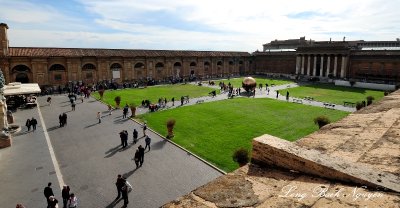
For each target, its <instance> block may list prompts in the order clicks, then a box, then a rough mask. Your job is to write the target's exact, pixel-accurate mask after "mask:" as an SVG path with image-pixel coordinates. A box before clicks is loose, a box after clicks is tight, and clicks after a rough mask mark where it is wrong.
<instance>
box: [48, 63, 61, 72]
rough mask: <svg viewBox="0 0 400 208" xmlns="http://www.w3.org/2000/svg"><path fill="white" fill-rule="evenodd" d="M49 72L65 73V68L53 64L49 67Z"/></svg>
mask: <svg viewBox="0 0 400 208" xmlns="http://www.w3.org/2000/svg"><path fill="white" fill-rule="evenodd" d="M49 71H65V67H64V66H63V65H61V64H53V65H51V67H50V69H49Z"/></svg>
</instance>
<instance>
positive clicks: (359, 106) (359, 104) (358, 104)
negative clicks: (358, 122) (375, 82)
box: [356, 102, 364, 110]
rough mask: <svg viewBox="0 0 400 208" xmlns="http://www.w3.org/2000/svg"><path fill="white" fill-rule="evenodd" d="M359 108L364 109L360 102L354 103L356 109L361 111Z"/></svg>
mask: <svg viewBox="0 0 400 208" xmlns="http://www.w3.org/2000/svg"><path fill="white" fill-rule="evenodd" d="M361 108H364V104H363V103H362V102H357V103H356V109H357V110H361Z"/></svg>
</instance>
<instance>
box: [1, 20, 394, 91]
mask: <svg viewBox="0 0 400 208" xmlns="http://www.w3.org/2000/svg"><path fill="white" fill-rule="evenodd" d="M7 30H8V26H7V24H5V23H0V42H1V45H0V49H1V50H0V68H1V69H2V70H3V74H4V76H5V79H6V82H7V83H9V82H22V83H32V82H33V83H38V84H39V85H40V86H60V85H61V86H62V85H66V84H68V83H71V82H73V83H78V82H83V83H88V84H92V83H97V82H99V81H100V82H101V81H104V80H107V81H112V82H117V83H122V82H131V81H140V80H149V79H154V80H157V81H167V80H171V79H182V78H185V79H191V78H192V79H193V78H196V79H208V78H217V77H228V76H239V75H248V74H261V75H269V76H285V77H291V78H298V79H308V78H311V77H317V78H318V79H319V80H321V81H332V80H335V79H342V80H349V81H352V80H354V81H361V82H371V83H382V84H391V85H397V86H398V85H399V84H400V83H399V82H400V79H399V78H400V40H399V39H397V40H395V41H363V40H358V41H346V40H345V38H343V40H342V41H332V40H329V41H315V40H311V39H310V40H306V39H305V37H300V38H299V39H289V40H274V41H271V42H270V43H268V44H264V45H263V51H262V52H261V51H256V52H253V53H248V52H231V51H185V50H134V49H132V50H131V49H93V48H42V47H9V40H8V37H7Z"/></svg>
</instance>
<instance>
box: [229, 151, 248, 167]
mask: <svg viewBox="0 0 400 208" xmlns="http://www.w3.org/2000/svg"><path fill="white" fill-rule="evenodd" d="M232 158H233V161H235V162H237V163H238V164H239V165H240V166H243V165H246V164H247V163H248V162H249V161H250V156H249V151H248V150H247V149H245V148H243V147H242V148H239V149H237V150H236V151H235V152H234V153H233V156H232Z"/></svg>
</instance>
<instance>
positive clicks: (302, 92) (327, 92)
mask: <svg viewBox="0 0 400 208" xmlns="http://www.w3.org/2000/svg"><path fill="white" fill-rule="evenodd" d="M286 91H289V93H290V97H298V98H304V97H306V96H310V97H313V98H314V100H317V101H322V102H329V103H336V104H340V105H343V102H344V101H346V102H353V103H356V102H361V101H363V100H365V101H366V97H367V96H373V97H374V98H375V100H374V102H376V101H378V100H380V99H382V97H383V96H384V95H383V91H378V90H368V89H361V88H355V87H343V86H335V85H332V84H315V85H308V86H301V87H296V88H290V89H287V90H282V91H281V92H280V93H281V94H282V95H285V96H286Z"/></svg>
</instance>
